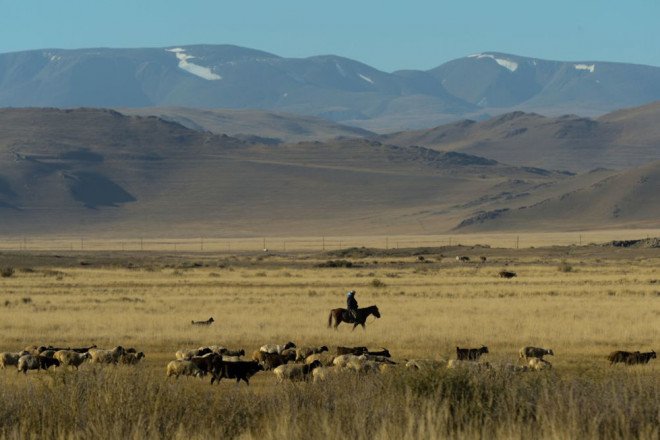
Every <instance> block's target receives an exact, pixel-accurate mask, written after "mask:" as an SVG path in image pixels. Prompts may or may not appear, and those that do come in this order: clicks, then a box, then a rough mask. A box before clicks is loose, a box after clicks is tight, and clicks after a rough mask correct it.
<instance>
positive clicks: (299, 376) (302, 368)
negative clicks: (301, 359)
mask: <svg viewBox="0 0 660 440" xmlns="http://www.w3.org/2000/svg"><path fill="white" fill-rule="evenodd" d="M318 367H321V362H319V361H314V362H312V363H311V364H284V365H280V366H279V367H277V368H275V369H274V370H273V372H274V373H275V376H277V379H278V381H279V382H282V381H284V380H304V379H306V378H307V377H308V376H309V374H310V373H312V372H313V371H314V369H316V368H318Z"/></svg>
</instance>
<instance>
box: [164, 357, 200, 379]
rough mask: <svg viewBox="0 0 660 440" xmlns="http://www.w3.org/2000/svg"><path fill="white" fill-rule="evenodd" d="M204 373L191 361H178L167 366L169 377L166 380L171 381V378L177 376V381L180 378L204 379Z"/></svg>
mask: <svg viewBox="0 0 660 440" xmlns="http://www.w3.org/2000/svg"><path fill="white" fill-rule="evenodd" d="M205 375H206V373H204V372H203V371H202V370H201V369H200V368H199V367H198V366H197V365H195V364H194V363H193V362H191V361H184V360H176V361H171V362H170V363H169V364H167V376H166V377H165V379H169V378H170V376H175V377H176V378H177V379H178V378H179V376H195V377H203V376H205Z"/></svg>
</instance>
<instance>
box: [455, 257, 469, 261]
mask: <svg viewBox="0 0 660 440" xmlns="http://www.w3.org/2000/svg"><path fill="white" fill-rule="evenodd" d="M456 261H458V262H459V263H469V262H470V257H466V256H457V257H456Z"/></svg>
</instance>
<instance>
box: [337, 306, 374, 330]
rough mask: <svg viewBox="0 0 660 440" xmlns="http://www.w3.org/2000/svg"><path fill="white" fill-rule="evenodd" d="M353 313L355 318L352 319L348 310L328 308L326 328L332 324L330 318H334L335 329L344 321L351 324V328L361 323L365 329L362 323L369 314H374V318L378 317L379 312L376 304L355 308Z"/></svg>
mask: <svg viewBox="0 0 660 440" xmlns="http://www.w3.org/2000/svg"><path fill="white" fill-rule="evenodd" d="M355 315H356V317H357V319H356V320H355V321H353V317H352V316H351V314H350V313H349V312H348V310H346V309H332V310H330V316H328V328H330V327H331V326H332V318H334V319H335V325H334V328H335V330H337V326H339V324H341V323H342V322H345V323H347V324H353V330H355V327H357V326H358V325H361V326H362V329H363V330H366V329H365V327H364V323H365V321H366V320H367V318H368V317H369V315H374V316H375V317H376V318H380V312H379V311H378V307H377V306H369V307H364V308H362V309H357V311H356V312H355Z"/></svg>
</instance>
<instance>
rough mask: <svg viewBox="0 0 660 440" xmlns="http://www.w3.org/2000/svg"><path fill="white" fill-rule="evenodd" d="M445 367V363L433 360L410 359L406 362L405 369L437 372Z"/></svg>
mask: <svg viewBox="0 0 660 440" xmlns="http://www.w3.org/2000/svg"><path fill="white" fill-rule="evenodd" d="M446 365H447V362H446V361H437V360H435V359H410V360H408V361H406V368H409V369H414V370H437V369H438V368H442V367H444V366H446Z"/></svg>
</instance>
